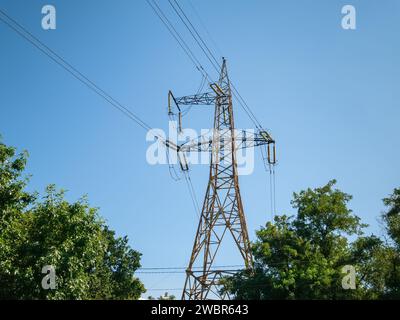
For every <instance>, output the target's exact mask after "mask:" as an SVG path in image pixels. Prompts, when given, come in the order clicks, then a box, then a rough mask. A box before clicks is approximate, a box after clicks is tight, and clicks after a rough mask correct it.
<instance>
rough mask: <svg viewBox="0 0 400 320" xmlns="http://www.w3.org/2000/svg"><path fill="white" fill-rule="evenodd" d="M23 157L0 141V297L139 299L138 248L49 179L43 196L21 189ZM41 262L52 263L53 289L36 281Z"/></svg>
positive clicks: (83, 201) (140, 286)
mask: <svg viewBox="0 0 400 320" xmlns="http://www.w3.org/2000/svg"><path fill="white" fill-rule="evenodd" d="M26 159H27V154H26V153H22V154H19V155H16V153H15V149H14V148H11V147H7V146H6V145H4V144H2V143H0V182H1V184H0V298H1V299H138V298H139V297H140V295H141V294H142V293H143V292H144V291H145V290H144V287H143V284H142V283H141V282H140V281H139V280H138V279H137V278H136V277H135V276H134V272H135V271H136V270H137V269H138V268H139V267H140V256H141V255H140V253H138V252H137V251H135V250H133V249H131V248H130V247H129V245H128V239H127V238H126V237H124V238H120V237H116V235H115V232H114V231H112V230H110V229H109V228H108V227H107V226H106V225H105V223H104V221H102V219H101V218H100V217H99V216H98V212H97V209H95V208H91V207H90V206H89V204H88V201H87V199H86V198H82V199H80V200H79V201H77V202H74V203H69V202H68V201H67V200H65V198H64V194H65V193H64V192H63V191H57V190H56V188H55V186H53V185H50V186H49V187H48V188H47V190H46V194H45V196H44V197H43V199H38V198H39V197H38V195H37V193H34V194H30V193H28V192H26V191H24V190H25V187H26V185H27V182H28V180H27V179H26V178H22V177H21V176H22V174H23V171H24V169H25V165H26ZM46 265H51V266H53V267H54V268H55V272H56V280H57V288H56V289H55V290H44V289H43V288H42V286H41V282H42V278H43V277H44V276H45V275H44V274H42V273H41V271H42V268H43V267H44V266H46Z"/></svg>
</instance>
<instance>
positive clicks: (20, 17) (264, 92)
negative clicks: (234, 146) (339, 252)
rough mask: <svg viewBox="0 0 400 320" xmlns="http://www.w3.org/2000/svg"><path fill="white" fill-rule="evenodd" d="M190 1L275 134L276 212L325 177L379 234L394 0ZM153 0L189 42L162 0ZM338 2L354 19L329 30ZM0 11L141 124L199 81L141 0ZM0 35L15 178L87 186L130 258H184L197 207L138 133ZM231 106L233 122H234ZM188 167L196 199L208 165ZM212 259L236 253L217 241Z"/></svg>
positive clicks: (24, 5)
mask: <svg viewBox="0 0 400 320" xmlns="http://www.w3.org/2000/svg"><path fill="white" fill-rule="evenodd" d="M191 1H192V3H193V4H194V6H195V8H196V10H197V12H198V13H199V15H200V16H201V19H202V20H203V22H204V24H205V25H206V26H207V29H208V31H209V33H210V34H212V38H213V39H214V41H215V42H216V43H217V47H218V48H219V49H218V50H217V49H215V46H214V45H213V42H212V41H211V39H210V38H209V37H208V35H207V33H206V32H205V31H204V29H203V28H202V27H201V24H200V22H199V20H198V17H197V15H196V14H195V13H194V11H193V9H192V7H191V6H190V5H189V2H188V0H181V1H180V3H181V5H182V7H183V8H184V9H185V11H186V12H187V14H188V15H189V16H190V17H191V19H192V20H193V22H194V23H195V24H196V26H197V27H198V29H199V31H200V32H201V33H202V35H203V36H204V38H205V40H206V41H207V42H208V43H209V44H210V47H211V48H212V49H213V50H214V49H215V51H216V55H218V56H221V55H224V56H225V57H227V59H228V67H229V72H230V76H231V79H232V81H233V82H234V83H235V84H236V87H237V88H238V89H239V91H240V93H241V94H242V96H243V97H244V98H245V99H246V101H247V103H248V104H249V105H250V107H251V108H252V110H253V111H254V112H255V114H256V115H257V118H258V119H259V120H260V122H261V123H262V124H263V126H265V127H266V128H268V129H270V130H271V132H272V134H273V136H274V138H275V139H276V141H277V145H278V160H279V165H278V166H277V177H276V179H277V180H276V188H277V189H276V197H277V198H276V201H277V211H278V212H279V213H286V214H293V213H294V210H293V209H292V208H291V206H290V200H291V197H292V193H293V192H294V191H299V190H301V189H304V188H307V187H317V186H321V185H323V184H325V183H327V182H328V181H329V180H330V179H333V178H335V179H337V180H338V187H339V188H340V189H342V190H344V191H346V192H348V193H350V194H352V195H353V196H354V199H353V200H352V201H351V203H350V207H351V208H352V209H353V210H354V212H355V213H356V214H357V215H359V216H360V217H362V219H363V221H364V222H366V223H368V224H370V227H369V229H368V232H373V233H375V234H378V235H381V234H382V230H381V226H380V225H379V221H378V218H379V214H380V212H381V211H382V210H383V206H382V201H381V199H382V198H383V197H385V196H386V195H388V194H389V193H390V192H391V191H392V189H393V188H395V187H399V186H400V170H399V160H400V143H399V127H398V123H399V119H400V109H399V101H400V90H399V84H400V81H399V80H400V63H399V56H400V45H399V30H400V2H399V1H397V0H385V1H378V0H369V1H367V0H363V1H357V0H347V1H339V0H337V1H336V0H329V1H328V0H325V1H311V0H302V1H299V0H291V1H289V0H280V1H265V0H263V1H261V0H259V1H232V0H212V1H211V0H202V1H199V0H191ZM45 4H52V5H55V7H56V9H57V29H56V30H50V31H45V30H43V29H42V28H41V18H42V14H41V8H42V6H43V5H45ZM159 4H160V6H162V8H163V9H164V10H165V12H166V13H167V14H168V16H169V17H170V18H171V20H172V21H173V22H174V23H175V24H176V27H177V28H178V29H179V30H180V32H182V34H183V35H184V36H185V38H186V39H187V40H188V41H189V40H190V37H189V35H188V34H187V33H185V29H184V27H183V26H182V25H181V24H180V23H179V20H178V17H177V16H175V15H174V13H173V11H172V10H171V8H170V7H169V5H168V2H167V1H159ZM346 4H352V5H354V6H355V8H356V10H357V29H356V30H343V29H342V27H341V18H342V14H341V8H342V6H343V5H346ZM0 8H2V9H3V10H5V11H6V12H7V13H8V14H9V15H11V16H12V17H13V18H14V19H16V20H17V21H19V22H20V23H21V24H22V25H24V26H25V27H26V28H27V29H29V30H30V31H31V32H32V33H33V34H35V35H36V36H37V37H38V38H40V39H41V40H42V41H43V42H45V43H46V44H47V45H48V46H50V47H51V48H52V49H54V50H55V51H56V52H57V53H59V54H60V55H62V56H63V57H64V58H65V59H66V60H68V61H69V62H70V63H72V64H73V65H74V66H75V67H77V68H78V69H79V70H80V71H81V72H83V73H84V74H85V75H87V76H88V77H89V78H90V79H92V80H94V81H95V82H96V83H97V84H98V85H99V86H101V87H102V88H104V89H105V90H106V91H107V92H109V93H110V94H111V95H112V96H113V97H115V98H117V99H118V100H119V101H121V102H122V103H124V104H125V105H127V106H129V108H130V109H131V110H132V111H134V112H135V113H136V114H138V115H139V116H140V117H141V118H143V119H144V120H145V121H146V122H148V123H149V124H150V125H151V126H153V127H156V128H164V129H166V128H167V120H168V117H167V114H166V106H167V92H168V90H169V89H172V90H173V91H174V92H175V93H176V95H178V96H180V95H186V94H191V93H195V92H196V90H197V88H198V86H199V84H200V81H201V76H200V74H199V73H198V72H197V71H196V70H195V69H194V67H193V65H192V64H191V62H190V60H188V58H187V57H186V56H185V54H184V53H183V51H182V50H181V49H180V48H179V47H178V45H177V43H176V42H175V41H174V39H173V38H172V37H171V36H170V35H169V33H168V32H167V30H166V29H165V27H164V26H163V25H162V24H161V22H160V21H159V20H158V18H157V17H156V16H155V15H154V13H153V12H152V11H151V9H150V8H149V7H148V5H147V4H146V2H145V1H144V0H136V1H128V0H118V1H108V0H107V1H106V0H102V1H99V0H96V1H95V0H85V1H77V0H68V1H66V0H46V1H36V0H31V1H22V0H0ZM0 40H1V42H0V43H1V48H0V133H1V135H2V136H3V139H4V142H5V143H7V144H10V145H14V146H16V147H18V148H19V150H23V149H27V150H28V151H29V153H30V159H29V165H28V170H27V172H28V173H30V174H32V178H31V184H30V188H31V189H32V190H40V191H43V190H44V188H45V186H46V185H47V184H49V183H55V184H56V185H57V186H58V187H60V188H65V189H67V190H69V192H68V195H67V196H68V199H70V200H76V199H78V198H79V197H80V196H81V195H83V194H87V195H88V196H89V199H90V203H91V204H92V205H93V206H96V207H99V208H100V214H101V215H102V216H103V217H105V218H106V219H107V222H108V224H109V225H110V226H111V227H112V228H113V229H115V230H116V231H117V233H118V234H119V235H128V236H129V239H130V244H131V245H132V247H134V248H135V249H137V250H139V251H140V252H142V253H143V257H142V265H143V266H144V267H184V266H186V265H187V262H188V259H189V256H190V252H191V249H192V244H193V238H194V235H195V230H196V227H197V217H196V215H195V213H194V209H193V207H192V203H191V200H190V197H189V193H188V191H187V189H186V185H185V183H184V182H183V181H181V182H174V181H173V180H172V179H171V178H170V175H169V173H168V169H167V167H166V166H150V165H148V164H147V162H146V157H145V154H146V149H147V147H148V146H149V143H147V142H146V141H145V136H146V132H145V131H144V130H143V129H142V128H140V127H138V126H137V125H136V124H135V123H134V122H132V121H130V120H129V119H127V118H126V117H124V116H123V115H121V114H120V113H119V112H117V111H116V110H115V109H113V108H112V107H110V105H108V104H107V103H106V102H105V101H104V100H102V99H101V98H100V97H99V96H97V95H95V94H94V93H93V92H91V91H90V90H88V88H87V87H85V86H84V85H82V84H81V83H79V82H78V81H77V80H76V79H74V78H73V77H72V76H71V75H69V74H68V73H66V72H65V71H64V70H63V69H62V68H61V67H59V66H58V65H56V64H55V63H54V62H52V61H51V60H50V59H49V58H48V57H46V56H44V55H43V54H42V53H40V52H39V51H38V50H37V49H36V48H34V47H33V46H32V45H31V44H29V43H28V42H27V41H25V40H23V39H22V38H20V37H19V36H18V35H17V34H16V33H14V32H13V31H11V29H9V28H8V27H6V26H5V25H4V24H2V23H1V22H0ZM189 43H190V44H191V46H192V48H193V50H194V52H195V53H196V54H197V56H198V57H199V58H201V60H202V62H203V64H204V67H205V68H207V69H208V70H210V73H211V74H212V75H213V76H215V73H213V72H212V71H211V70H212V69H211V67H210V66H209V64H207V61H206V60H205V59H204V56H203V55H202V53H201V51H200V49H199V48H198V47H196V46H195V44H194V43H192V42H191V41H189ZM234 108H235V120H236V125H237V126H238V127H241V128H250V127H251V122H250V121H249V120H248V119H247V118H246V115H245V114H244V113H243V111H242V110H241V109H240V108H239V107H238V106H237V105H235V106H234ZM212 111H213V110H212V108H210V107H198V108H194V109H193V111H192V112H191V113H190V114H189V118H190V119H192V121H189V122H188V124H187V125H189V124H190V125H191V126H193V127H195V128H199V129H200V128H209V127H210V126H211V125H212ZM257 157H258V160H257V162H256V167H255V171H254V173H253V174H252V175H250V176H245V177H241V179H240V183H241V191H242V198H243V202H244V208H245V213H246V217H247V221H248V228H249V234H250V237H251V239H252V240H254V239H255V230H256V229H258V228H259V227H260V226H261V225H263V224H265V222H266V221H267V220H269V219H270V217H271V212H270V210H269V207H270V205H269V189H268V188H269V180H268V179H269V175H268V174H267V173H266V172H265V170H264V168H263V166H262V163H261V161H260V158H261V157H260V155H259V154H258V155H257ZM191 175H192V180H193V183H194V187H195V189H196V194H197V197H198V199H199V200H200V201H201V200H202V199H203V196H204V192H205V188H206V183H207V175H208V168H207V166H196V167H193V168H192V170H191ZM221 253H222V252H221ZM220 261H222V262H223V263H224V264H237V263H241V262H240V261H239V260H237V258H236V255H234V253H233V252H231V251H229V250H226V251H225V252H223V253H222V256H221V260H220ZM140 278H141V279H142V280H143V281H144V283H145V285H146V287H147V288H148V289H163V288H181V287H182V286H183V280H184V275H183V274H140ZM170 292H171V293H175V294H176V295H177V296H179V294H180V292H179V291H170ZM161 293H162V292H160V291H157V290H155V291H153V290H149V291H148V293H146V296H147V295H150V294H151V295H157V294H161Z"/></svg>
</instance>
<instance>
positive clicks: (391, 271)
mask: <svg viewBox="0 0 400 320" xmlns="http://www.w3.org/2000/svg"><path fill="white" fill-rule="evenodd" d="M383 203H384V204H385V205H386V207H387V208H388V210H387V211H386V212H385V213H384V214H383V221H384V222H385V226H386V231H387V234H388V236H389V238H390V241H391V242H392V243H393V247H390V248H389V249H388V250H387V256H386V262H387V263H386V264H385V265H386V267H387V272H386V274H385V282H386V290H385V292H384V296H385V298H388V299H400V189H395V190H394V191H393V194H392V195H391V196H389V198H385V199H383Z"/></svg>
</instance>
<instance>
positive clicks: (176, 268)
mask: <svg viewBox="0 0 400 320" xmlns="http://www.w3.org/2000/svg"><path fill="white" fill-rule="evenodd" d="M202 268H203V267H192V269H202ZM214 268H219V269H222V268H244V265H242V264H236V265H222V266H215V267H214ZM181 269H182V270H186V267H148V268H139V269H138V270H181Z"/></svg>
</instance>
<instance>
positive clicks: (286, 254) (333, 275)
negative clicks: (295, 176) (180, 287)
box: [223, 180, 400, 299]
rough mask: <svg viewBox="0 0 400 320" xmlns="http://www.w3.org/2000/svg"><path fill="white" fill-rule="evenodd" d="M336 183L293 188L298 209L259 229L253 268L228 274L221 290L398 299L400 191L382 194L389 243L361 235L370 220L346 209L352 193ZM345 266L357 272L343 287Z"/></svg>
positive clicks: (259, 295) (245, 294) (253, 295)
mask: <svg viewBox="0 0 400 320" xmlns="http://www.w3.org/2000/svg"><path fill="white" fill-rule="evenodd" d="M335 183H336V181H334V180H333V181H330V182H329V183H328V184H327V185H325V186H323V187H321V188H316V189H307V190H305V191H301V192H299V193H294V195H293V201H292V205H293V208H294V209H296V210H297V214H296V215H295V216H290V217H288V216H286V215H282V216H277V217H275V219H274V222H273V223H271V222H268V223H267V224H266V226H265V227H262V228H261V229H260V230H258V231H257V233H256V234H257V240H256V242H255V243H254V244H253V247H252V250H253V255H254V259H255V268H254V270H253V271H251V272H250V271H246V270H245V271H242V272H239V273H238V274H236V275H235V276H233V277H230V278H227V279H225V286H224V289H223V290H226V291H228V292H229V293H230V294H232V295H233V296H235V297H236V298H238V299H384V298H386V299H390V298H398V297H399V288H400V277H399V274H400V273H399V270H398V269H399V268H398V265H399V226H400V224H399V221H400V220H399V216H400V213H399V212H400V210H399V208H400V192H399V190H395V191H394V193H393V195H392V196H390V197H389V198H387V199H384V204H385V205H386V206H387V207H388V211H387V212H386V213H384V214H383V220H384V221H385V222H386V225H387V231H388V235H389V236H390V238H391V239H392V241H393V242H394V243H395V245H394V246H391V245H390V244H389V243H387V242H385V241H383V240H381V239H379V238H378V237H376V236H374V235H371V236H364V235H363V229H364V228H365V227H366V225H364V224H362V223H361V221H360V218H359V217H358V216H356V215H355V214H354V213H353V212H352V211H351V210H350V209H349V208H348V202H349V201H350V200H351V198H352V197H351V196H350V195H349V194H346V193H344V192H342V191H340V190H338V189H334V186H335ZM349 239H353V241H350V240H349ZM345 266H352V267H354V269H355V271H356V278H355V283H356V287H355V288H352V289H344V288H343V286H342V283H343V278H344V276H345V275H346V272H344V270H343V267H345Z"/></svg>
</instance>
